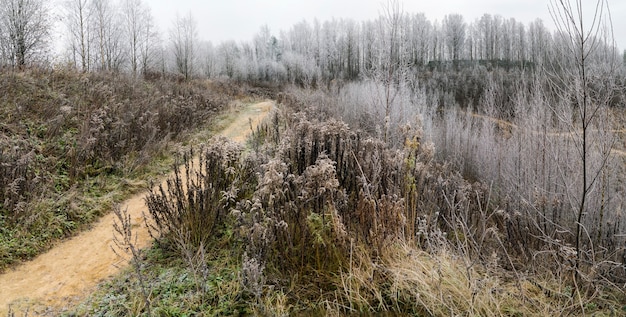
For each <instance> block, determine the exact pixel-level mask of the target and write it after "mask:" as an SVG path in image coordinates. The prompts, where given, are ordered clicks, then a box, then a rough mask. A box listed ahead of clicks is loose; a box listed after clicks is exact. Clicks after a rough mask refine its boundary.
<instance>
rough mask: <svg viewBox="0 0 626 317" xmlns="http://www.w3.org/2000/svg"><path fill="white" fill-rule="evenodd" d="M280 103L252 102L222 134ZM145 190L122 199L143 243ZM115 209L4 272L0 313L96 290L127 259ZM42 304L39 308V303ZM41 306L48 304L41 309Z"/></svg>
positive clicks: (244, 129) (55, 303)
mask: <svg viewBox="0 0 626 317" xmlns="http://www.w3.org/2000/svg"><path fill="white" fill-rule="evenodd" d="M273 107H274V103H273V102H270V101H268V102H262V103H257V104H252V105H250V106H247V107H245V108H244V109H241V110H240V111H239V113H237V114H236V117H235V119H234V120H233V121H232V122H231V123H230V124H229V125H228V126H226V127H225V128H224V129H223V130H222V131H221V132H220V133H219V134H220V135H223V136H225V137H227V138H229V139H231V140H233V141H236V142H243V141H245V139H246V137H247V136H248V134H250V132H251V128H252V129H254V128H255V127H256V126H257V125H258V124H259V123H260V122H261V121H262V120H263V119H264V118H265V117H266V116H267V115H268V113H269V112H270V110H271V109H272V108H273ZM145 195H146V194H145V193H142V194H139V195H136V196H134V197H132V198H130V199H128V200H127V201H125V202H124V203H122V204H121V208H122V209H126V208H127V210H128V213H129V214H130V216H131V221H132V222H133V227H134V234H136V236H137V240H138V241H137V245H138V246H139V247H140V248H143V247H146V246H148V245H149V244H150V242H151V238H150V235H149V233H148V230H147V228H146V226H145V224H144V222H143V212H144V211H147V208H146V206H145V203H144V197H145ZM114 219H115V216H114V214H113V213H109V214H108V215H106V216H104V217H102V219H100V220H99V221H98V222H97V223H96V224H94V227H93V228H92V229H91V230H89V231H86V232H83V233H81V234H79V235H77V236H76V237H73V238H71V239H70V240H67V241H65V242H62V243H60V244H59V245H58V246H56V247H54V248H53V249H51V250H50V251H48V252H47V253H45V254H42V255H40V256H38V257H37V258H35V259H34V260H32V261H29V262H25V263H23V264H22V265H20V266H18V267H17V268H15V269H10V270H8V271H7V272H6V273H4V274H2V275H0V316H6V315H7V313H8V309H9V305H11V307H13V309H14V310H16V311H23V310H24V309H28V308H29V307H32V308H31V309H28V310H29V316H33V315H36V314H37V313H45V311H46V310H48V307H49V308H51V309H52V310H53V311H54V310H58V309H63V308H64V306H67V305H68V304H70V303H74V302H76V301H77V300H80V299H81V298H83V297H84V296H85V295H87V294H89V293H90V290H91V289H93V288H94V287H95V286H96V285H97V284H98V283H99V282H101V281H102V280H104V279H106V278H108V277H111V276H112V275H114V274H115V273H117V272H118V271H119V270H120V269H121V268H123V267H125V266H126V265H127V261H126V260H122V259H120V258H119V257H118V256H117V255H116V254H115V253H114V252H113V250H112V248H111V247H112V246H113V221H114ZM38 308H39V309H38ZM39 310H43V311H40V312H39Z"/></svg>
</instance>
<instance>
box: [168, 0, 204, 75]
mask: <svg viewBox="0 0 626 317" xmlns="http://www.w3.org/2000/svg"><path fill="white" fill-rule="evenodd" d="M197 37H198V34H197V25H196V21H195V19H194V18H193V16H192V15H191V12H190V13H189V14H188V15H187V16H185V17H180V16H177V17H176V20H175V21H174V25H173V27H172V29H170V41H171V42H172V49H173V52H174V59H175V64H176V70H177V71H178V72H179V73H180V74H181V75H183V76H184V77H185V80H188V79H190V78H191V76H192V75H193V72H194V67H195V65H194V63H195V58H196V43H197V42H198V40H197Z"/></svg>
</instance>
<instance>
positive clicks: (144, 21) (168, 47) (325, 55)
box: [0, 0, 626, 86]
mask: <svg viewBox="0 0 626 317" xmlns="http://www.w3.org/2000/svg"><path fill="white" fill-rule="evenodd" d="M394 5H395V6H398V8H395V7H393V6H394ZM0 6H1V8H0V63H1V64H2V65H5V66H8V67H23V66H25V65H32V64H39V65H47V66H50V65H54V67H60V66H65V67H67V66H69V67H72V68H75V69H78V70H82V71H108V72H122V73H130V74H133V75H147V76H157V75H158V74H161V75H164V74H168V75H172V74H174V75H180V76H183V77H184V78H186V79H188V78H190V77H206V78H223V77H228V78H232V79H236V80H241V81H254V82H259V81H260V82H272V83H295V84H299V85H303V86H307V85H313V86H317V85H319V84H320V83H324V84H325V85H330V83H331V82H333V81H334V82H333V83H336V82H337V81H352V80H362V79H366V78H371V77H372V76H373V73H375V72H376V71H377V70H380V69H382V68H386V67H388V66H389V65H395V66H394V67H396V66H397V67H406V68H409V69H412V70H418V71H434V70H441V69H444V68H445V69H450V68H452V69H456V70H459V69H466V68H476V67H480V68H486V69H487V70H490V69H493V68H499V69H504V70H511V69H516V70H523V71H525V72H532V71H534V70H536V69H537V68H538V67H540V66H542V65H544V64H545V63H554V62H555V61H558V59H560V58H563V56H561V55H559V54H558V53H556V52H557V51H558V49H557V48H558V47H559V46H563V45H564V42H567V41H568V39H569V37H568V36H567V35H564V34H562V32H558V31H557V32H551V31H550V30H549V28H548V27H546V25H545V22H544V21H542V20H539V19H538V20H536V21H534V22H531V23H529V24H527V25H526V24H524V23H521V22H518V21H516V20H515V19H514V18H505V17H502V16H499V15H491V14H484V15H483V16H482V17H481V18H479V19H476V20H474V21H467V20H466V19H465V18H464V17H463V16H462V15H460V14H449V15H447V16H445V17H444V19H443V20H442V21H431V20H429V19H428V18H426V16H425V15H424V14H423V13H413V12H404V11H403V10H402V8H400V7H399V5H398V3H397V2H393V1H392V2H389V3H387V4H382V5H381V8H382V10H381V15H380V17H379V18H378V19H376V20H370V21H354V20H350V19H333V20H330V21H321V22H320V21H317V20H315V21H313V22H307V21H302V22H300V23H298V24H296V25H294V26H293V27H291V29H289V30H270V29H269V28H268V27H267V26H262V27H261V28H260V30H259V32H258V33H257V35H256V36H254V38H253V39H251V40H249V41H244V42H235V41H228V42H224V43H210V42H206V41H204V40H203V39H201V38H199V36H198V26H197V23H196V18H195V17H194V16H193V15H192V14H191V13H189V14H188V15H185V16H178V17H176V18H175V20H174V21H173V23H171V24H169V25H171V27H170V28H169V29H168V30H166V31H165V32H164V33H161V31H159V28H158V27H157V23H156V21H155V20H154V17H153V16H152V14H151V9H150V4H149V2H148V1H142V0H117V1H115V0H66V1H63V6H62V10H61V13H62V14H61V16H62V19H61V20H62V22H63V28H62V30H63V32H62V33H63V36H62V41H63V46H62V47H63V50H62V51H61V52H60V53H58V54H60V55H59V56H55V54H53V53H51V46H52V44H53V41H54V40H53V34H52V31H51V30H52V29H53V28H52V25H53V20H54V16H53V13H52V12H53V10H52V8H51V7H50V4H49V3H48V2H47V1H43V0H0ZM396 9H399V10H396ZM161 22H163V21H161ZM272 31H274V32H276V31H277V32H278V33H272ZM608 34H609V30H608V29H603V30H602V32H601V33H598V34H596V36H598V37H604V38H602V39H601V40H602V43H607V44H604V45H605V47H604V48H603V49H601V50H598V51H597V52H598V53H597V54H600V55H605V56H601V58H614V59H616V60H621V57H620V53H619V52H618V49H617V48H616V47H615V45H614V44H613V43H612V41H611V39H610V38H609V37H608V36H606V37H605V35H608ZM599 57H600V56H599ZM625 57H626V56H625ZM620 64H621V63H620ZM413 74H415V72H413ZM396 76H398V77H400V76H405V77H406V76H408V74H407V72H396Z"/></svg>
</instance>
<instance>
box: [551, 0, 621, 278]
mask: <svg viewBox="0 0 626 317" xmlns="http://www.w3.org/2000/svg"><path fill="white" fill-rule="evenodd" d="M585 9H586V8H585V7H583V3H582V1H580V0H577V1H569V0H552V1H551V2H550V12H551V15H552V18H553V20H554V22H555V24H556V27H557V30H558V34H559V36H560V41H559V43H558V45H555V50H556V51H557V52H558V54H557V56H556V57H555V58H554V61H553V63H552V65H551V66H552V67H551V69H548V70H549V75H550V76H551V77H552V78H556V79H555V80H554V81H553V82H552V87H553V90H554V91H555V93H556V95H557V97H558V99H559V100H561V101H563V102H564V103H565V104H564V105H563V106H562V109H564V110H563V111H561V110H560V109H556V108H555V110H554V111H555V115H556V116H557V117H558V118H559V119H560V120H561V121H563V122H564V123H565V124H567V125H568V126H569V130H570V133H571V134H572V135H573V136H574V142H573V143H574V146H575V147H576V150H577V153H578V158H577V159H578V163H579V164H577V165H576V166H578V167H579V174H578V175H579V179H578V181H577V182H576V183H575V184H573V185H576V186H577V187H578V188H575V187H568V189H569V190H568V196H569V197H568V199H569V204H570V205H571V208H572V210H573V211H574V215H575V219H574V221H575V224H574V228H575V230H574V233H573V234H574V237H575V245H574V247H575V249H576V263H575V268H576V276H578V274H579V268H580V265H581V261H582V260H583V253H586V251H587V250H590V251H591V252H593V247H592V244H593V241H592V237H591V236H590V233H589V230H590V228H589V227H588V226H586V225H585V221H586V219H585V217H586V216H587V215H588V214H589V212H590V210H589V204H590V201H591V195H592V194H593V193H594V192H597V191H598V186H599V183H600V180H599V179H600V177H601V175H602V174H603V171H604V170H605V168H606V166H607V165H606V164H607V161H608V160H609V158H610V151H611V148H612V145H613V143H614V142H615V140H614V139H613V138H610V137H609V138H608V139H607V138H603V136H606V135H607V134H606V133H603V132H604V131H606V130H610V127H609V126H610V120H607V118H609V117H610V116H609V114H608V106H609V103H610V100H611V98H612V93H613V91H612V90H613V89H614V84H613V83H612V78H613V74H614V72H615V69H616V66H617V64H618V63H617V59H616V58H614V57H608V58H605V56H606V55H605V54H603V53H602V50H605V49H606V48H607V45H612V44H613V41H612V39H610V38H611V37H612V34H611V33H610V32H612V29H611V25H610V22H611V21H610V15H609V12H608V3H607V0H596V1H595V5H594V8H593V9H592V11H591V15H589V13H588V12H587V11H586V10H585ZM587 18H589V20H587ZM588 22H590V23H589V24H587V23H588ZM607 38H609V40H607ZM564 115H568V116H567V117H566V116H564ZM566 186H568V185H567V184H566ZM583 240H584V241H583ZM593 257H594V255H593V254H591V255H588V256H587V257H586V258H589V259H591V260H593Z"/></svg>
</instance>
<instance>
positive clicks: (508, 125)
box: [470, 113, 626, 157]
mask: <svg viewBox="0 0 626 317" xmlns="http://www.w3.org/2000/svg"><path fill="white" fill-rule="evenodd" d="M470 115H471V116H472V117H474V118H479V119H483V120H485V121H490V122H493V123H495V124H497V125H499V126H500V128H509V129H520V130H522V129H523V128H521V127H519V126H518V125H516V124H514V123H511V122H508V121H504V120H501V119H498V118H494V117H490V116H486V115H481V114H478V113H471V114H470ZM526 132H529V133H531V134H533V135H539V136H541V135H544V134H545V135H547V136H549V137H562V138H565V137H575V136H576V135H575V133H574V132H547V133H546V132H543V131H535V130H528V129H526ZM588 132H589V133H595V132H598V130H594V129H591V130H589V131H588ZM607 132H610V133H614V134H626V129H619V130H609V131H607ZM579 133H580V134H582V131H580V132H579ZM611 154H613V155H616V156H622V157H626V151H623V150H620V149H616V148H613V149H611Z"/></svg>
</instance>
